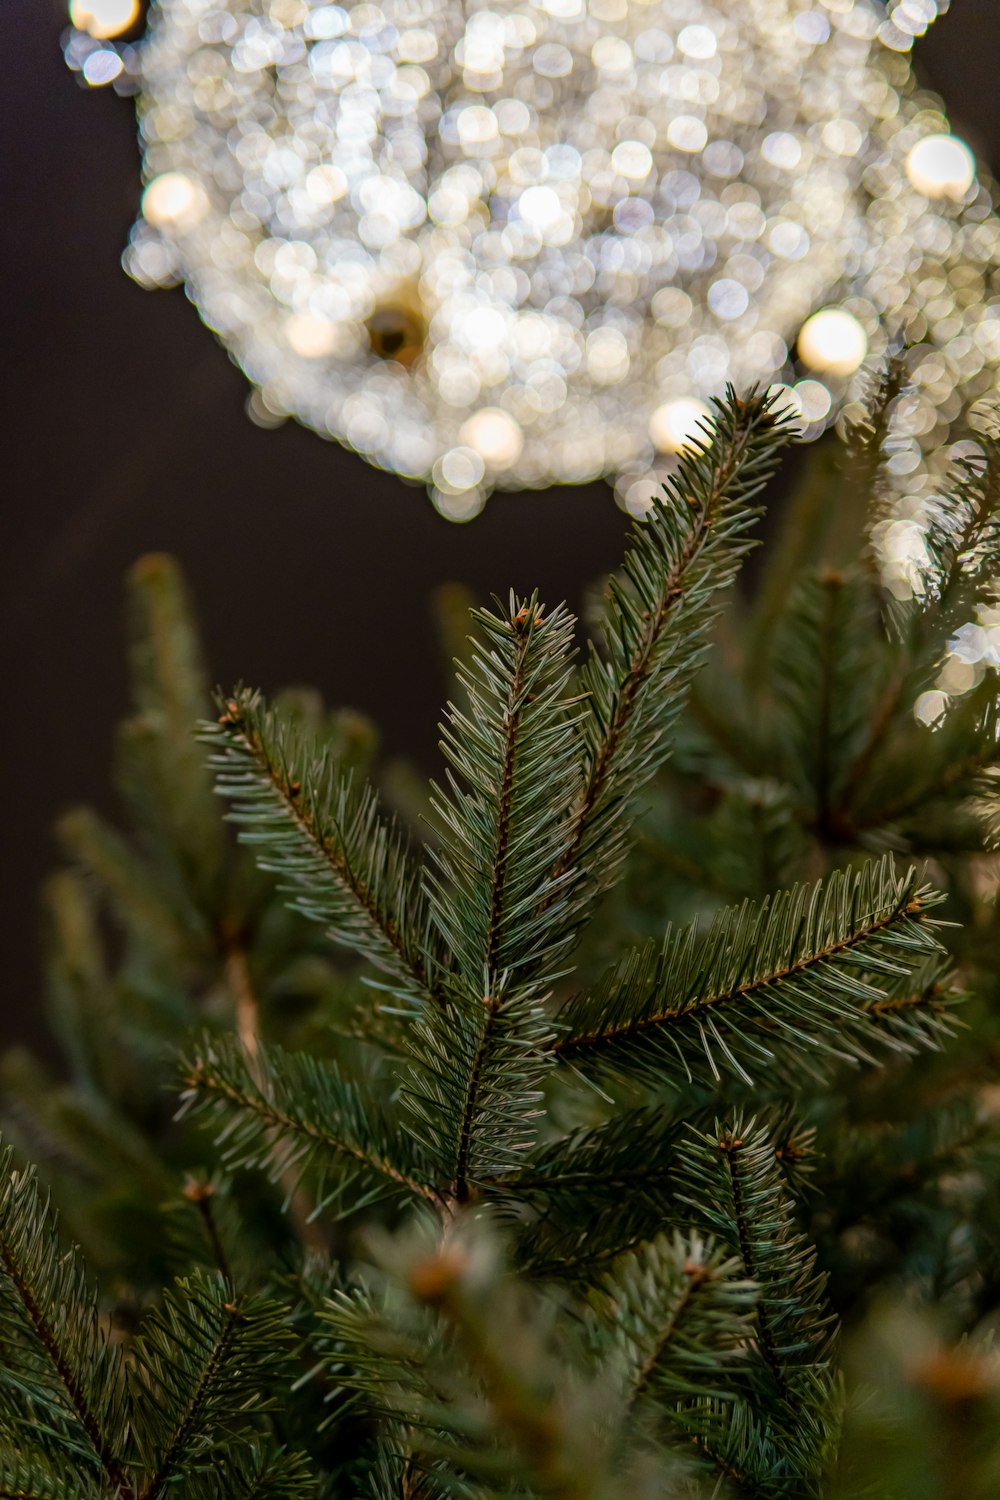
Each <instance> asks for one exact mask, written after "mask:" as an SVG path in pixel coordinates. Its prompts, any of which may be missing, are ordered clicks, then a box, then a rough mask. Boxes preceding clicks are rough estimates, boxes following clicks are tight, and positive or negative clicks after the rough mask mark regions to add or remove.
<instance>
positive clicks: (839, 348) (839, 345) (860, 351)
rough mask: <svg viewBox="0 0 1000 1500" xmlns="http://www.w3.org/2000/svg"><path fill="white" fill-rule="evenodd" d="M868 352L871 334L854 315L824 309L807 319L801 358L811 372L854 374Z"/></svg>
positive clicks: (802, 335)
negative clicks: (866, 331)
mask: <svg viewBox="0 0 1000 1500" xmlns="http://www.w3.org/2000/svg"><path fill="white" fill-rule="evenodd" d="M867 353H868V335H867V334H866V333H865V330H864V329H863V328H862V326H861V324H860V323H859V322H858V320H857V318H856V317H855V316H854V315H853V313H849V312H847V311H846V309H844V308H842V307H824V308H822V309H821V310H820V311H819V312H817V313H813V315H812V317H811V318H807V319H806V321H805V322H804V323H803V325H802V329H801V331H800V333H799V356H800V358H801V359H802V362H803V364H806V365H808V366H809V368H810V369H811V370H819V371H821V372H822V373H824V374H826V375H853V374H854V371H855V370H856V369H858V368H859V366H860V365H862V364H863V363H864V359H865V356H866V354H867Z"/></svg>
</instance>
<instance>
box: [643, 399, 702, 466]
mask: <svg viewBox="0 0 1000 1500" xmlns="http://www.w3.org/2000/svg"><path fill="white" fill-rule="evenodd" d="M710 416H711V412H710V410H709V408H708V406H707V405H706V403H705V402H704V401H696V400H695V399H694V398H693V397H691V396H680V397H677V398H676V399H675V400H673V401H664V403H663V405H662V406H658V407H656V409H655V410H654V412H653V414H652V416H651V417H650V419H649V435H650V437H651V438H652V440H653V446H654V447H655V448H657V449H658V450H659V452H660V453H682V452H683V451H684V449H685V448H686V447H687V446H688V445H689V444H690V442H691V440H692V439H694V438H701V439H702V440H704V436H705V434H704V431H703V424H704V423H705V422H706V421H707V420H708V418H709V417H710Z"/></svg>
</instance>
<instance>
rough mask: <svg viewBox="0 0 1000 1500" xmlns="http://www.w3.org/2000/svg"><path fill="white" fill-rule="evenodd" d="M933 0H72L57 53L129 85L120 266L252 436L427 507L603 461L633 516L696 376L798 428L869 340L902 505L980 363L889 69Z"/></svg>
mask: <svg viewBox="0 0 1000 1500" xmlns="http://www.w3.org/2000/svg"><path fill="white" fill-rule="evenodd" d="M944 9H946V0H896V3H894V4H891V3H890V4H883V3H880V0H740V3H739V4H738V5H732V4H729V3H726V0H715V3H711V0H503V3H500V0H492V3H491V0H465V4H464V5H463V4H459V3H458V0H455V3H454V4H449V3H442V0H382V3H381V4H374V3H365V0H362V3H355V4H351V3H348V0H344V3H343V4H340V5H338V4H329V3H325V0H156V3H154V6H153V9H152V11H151V14H150V24H149V29H148V33H147V36H146V37H145V39H144V40H143V41H142V42H141V43H140V44H139V45H138V46H133V45H128V46H119V47H117V48H116V47H115V44H114V43H112V42H109V41H108V40H107V39H108V38H110V37H113V36H114V35H116V34H118V33H120V32H121V31H123V30H125V29H127V28H128V27H129V26H131V25H133V24H134V21H135V14H136V5H135V0H73V9H72V19H73V21H74V25H75V27H76V30H75V31H74V32H71V33H70V35H69V39H68V42H67V58H68V60H69V61H70V64H71V66H73V67H75V68H77V69H78V70H80V71H81V73H82V76H83V77H84V79H85V80H86V81H87V82H89V83H91V84H94V85H98V84H102V83H107V82H109V81H111V82H113V83H114V86H115V87H116V88H125V87H128V88H132V89H137V90H138V94H139V101H138V107H139V119H140V129H141V136H142V144H143V149H144V165H145V174H146V179H147V186H146V189H145V193H144V195H143V199H142V213H141V216H140V218H139V220H138V222H137V224H136V226H135V229H134V230H133V233H132V236H131V239H130V242H129V245H128V248H127V250H126V253H125V265H126V268H127V269H128V271H129V272H130V274H131V275H132V276H134V277H135V279H136V280H138V281H139V282H141V283H142V284H144V285H147V286H168V285H173V284H176V283H178V282H181V281H183V282H184V283H185V284H186V286H187V290H188V294H189V296H190V297H191V299H192V300H193V301H194V303H195V304H196V306H197V307H198V309H199V311H200V313H201V316H202V318H203V319H204V321H205V322H206V323H207V324H208V326H209V327H210V328H212V329H213V330H214V331H215V332H216V333H217V334H218V336H219V337H220V338H221V339H222V340H223V342H224V343H225V344H226V345H227V347H228V348H229V349H230V351H231V352H232V354H233V356H234V357H235V358H236V359H237V361H238V362H239V364H240V365H241V366H242V368H243V369H244V370H245V372H246V374H247V375H248V377H249V379H250V380H251V381H252V382H253V385H254V388H255V389H254V392H253V396H252V398H251V401H250V403H249V410H250V412H251V415H252V416H253V417H254V418H255V420H258V421H260V422H262V423H263V424H264V425H273V424H275V423H276V422H278V421H280V420H282V418H283V417H285V416H288V415H293V416H295V417H297V418H298V419H299V420H300V421H302V422H304V423H305V424H306V425H308V426H310V427H312V428H313V429H315V430H316V431H318V432H320V433H322V434H324V435H326V436H329V437H333V438H336V439H338V440H339V441H341V442H343V443H346V444H348V445H349V446H350V447H352V448H354V449H355V450H357V451H358V452H359V453H361V454H363V455H364V456H365V457H366V458H368V459H369V460H370V461H371V462H373V463H375V464H378V465H380V466H382V467H385V468H388V469H391V470H393V471H395V472H396V473H398V474H401V475H403V476H404V477H407V478H411V479H414V480H425V481H427V482H429V484H430V487H431V493H432V496H433V498H434V500H435V503H436V504H437V505H438V507H439V509H440V510H441V511H442V512H443V513H444V514H445V515H448V516H450V517H452V518H453V519H466V518H468V517H469V516H471V515H474V514H475V513H476V511H477V510H478V509H479V508H480V507H481V506H482V503H483V500H484V498H485V496H486V495H487V494H488V493H489V491H490V489H491V488H492V487H493V486H494V484H497V483H499V484H500V485H502V486H505V487H520V486H539V487H541V486H545V485H548V484H551V483H553V482H566V481H583V480H587V479H590V478H593V477H596V476H598V475H602V474H604V475H611V476H614V478H615V481H616V493H617V495H618V498H619V501H620V503H621V504H623V505H624V506H625V507H626V508H627V509H629V510H630V511H632V512H633V513H636V514H641V513H642V512H643V511H644V509H645V508H646V506H647V505H648V502H649V496H650V494H651V493H652V490H653V488H654V487H655V485H656V483H657V482H658V481H659V479H660V478H662V476H663V473H664V471H665V470H666V469H669V467H670V465H671V464H672V463H673V462H676V459H675V457H674V455H676V453H677V452H678V451H679V450H680V449H681V448H683V446H684V443H685V442H686V441H687V440H689V438H690V436H691V435H692V433H693V432H695V431H697V428H698V423H699V422H700V421H701V420H703V418H704V416H705V414H706V412H707V401H708V399H709V398H710V397H711V396H712V395H714V394H716V393H717V392H718V391H719V390H720V389H721V388H722V387H723V385H724V384H725V383H726V382H727V381H732V382H734V383H735V384H736V385H737V386H744V385H747V384H750V383H751V382H754V381H763V382H765V383H767V384H776V385H779V386H781V387H782V388H783V390H784V392H785V395H786V398H787V401H788V402H789V404H790V405H791V406H792V407H793V408H794V410H795V411H796V413H797V414H798V416H799V418H800V422H801V427H802V435H803V437H804V438H805V439H809V438H812V437H815V436H817V435H818V434H819V433H820V432H822V431H823V430H824V428H825V427H827V426H828V425H829V424H830V422H831V421H833V420H834V419H835V418H836V416H837V414H838V413H839V412H841V411H843V410H844V409H845V407H847V408H848V409H849V408H850V403H851V402H852V401H853V400H855V399H856V397H857V394H858V387H859V383H860V379H861V377H860V375H859V373H858V372H859V370H860V367H861V366H862V363H863V362H864V361H865V359H866V358H867V357H868V355H869V354H871V355H872V356H873V357H875V358H877V357H878V356H879V355H880V354H881V353H882V352H883V351H884V349H885V348H886V346H887V343H888V342H889V340H890V339H891V338H893V337H896V336H900V337H902V338H904V339H906V340H907V341H908V342H909V343H910V344H911V345H912V348H911V351H910V354H909V361H910V367H911V372H912V377H913V386H912V391H911V393H910V394H909V395H908V396H907V398H906V400H905V401H904V402H901V403H899V404H898V410H897V413H896V428H895V434H894V442H895V444H896V449H895V451H894V452H893V455H892V460H891V465H890V467H891V471H892V473H893V475H894V477H895V479H896V480H897V481H898V484H899V488H900V491H901V493H902V492H905V494H906V496H907V498H908V503H910V505H911V512H910V518H911V519H915V518H916V515H917V511H916V509H914V508H913V507H915V506H917V504H918V502H919V501H920V498H921V496H924V497H926V496H927V495H928V494H929V493H930V491H931V489H932V487H933V484H934V480H935V475H934V473H933V462H932V461H931V460H930V458H929V456H930V455H933V454H934V453H935V452H937V451H939V450H940V449H941V448H942V445H943V443H944V442H945V441H946V440H947V439H949V437H951V436H953V435H954V429H955V427H956V424H957V423H958V422H959V421H960V419H961V417H962V413H963V412H964V411H965V410H966V409H967V408H968V407H969V405H970V404H973V403H975V402H976V401H979V400H981V399H982V398H984V397H987V396H988V395H989V394H990V393H991V392H992V391H994V390H995V388H996V383H997V371H998V368H1000V270H998V267H1000V223H998V220H997V218H996V217H995V214H994V209H993V203H992V199H991V190H990V184H989V183H987V182H985V181H983V179H982V174H980V173H977V169H976V163H975V160H974V158H973V156H972V154H971V153H970V151H969V150H968V148H967V147H966V146H965V145H964V143H962V142H961V141H959V140H958V139H957V138H956V137H954V136H953V135H952V134H951V133H950V131H949V127H948V123H947V121H946V119H945V118H944V115H943V113H942V110H941V106H940V103H939V102H938V101H937V100H936V99H935V98H934V97H933V96H932V95H929V94H927V93H926V92H923V91H921V90H920V89H919V88H918V87H917V86H916V84H915V82H914V80H913V76H912V73H911V70H910V66H909V59H908V57H907V56H906V52H907V49H908V48H909V47H910V45H911V44H912V42H913V40H914V38H915V37H917V36H919V35H920V34H922V32H923V31H925V30H926V28H927V26H928V25H930V24H931V22H932V21H933V20H934V19H935V17H936V16H937V14H938V13H939V12H941V11H943V10H944ZM112 57H113V59H114V60H113V61H101V59H109V58H112ZM116 66H117V68H118V74H115V73H114V72H113V71H112V70H113V69H114V68H115V67H116ZM88 68H89V69H90V73H88ZM119 74H120V75H121V76H120V77H119V76H118V75H119ZM905 571H906V570H905V568H904V569H903V572H904V573H905ZM900 576H902V573H901V575H900Z"/></svg>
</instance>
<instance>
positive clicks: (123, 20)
mask: <svg viewBox="0 0 1000 1500" xmlns="http://www.w3.org/2000/svg"><path fill="white" fill-rule="evenodd" d="M140 9H141V6H140V4H139V0H70V7H69V18H70V20H71V21H72V22H73V25H74V26H76V27H77V28H78V30H80V31H85V32H86V33H87V34H88V36H92V37H97V39H98V40H99V41H105V40H107V39H108V38H110V37H114V36H121V34H122V32H123V31H128V30H129V28H130V27H132V26H134V25H135V23H136V21H138V19H139V12H140Z"/></svg>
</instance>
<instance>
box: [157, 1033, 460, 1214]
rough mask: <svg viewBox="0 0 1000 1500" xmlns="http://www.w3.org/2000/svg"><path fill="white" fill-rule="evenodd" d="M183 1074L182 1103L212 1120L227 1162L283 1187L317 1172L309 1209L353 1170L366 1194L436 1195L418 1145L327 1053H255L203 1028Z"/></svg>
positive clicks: (346, 1182)
mask: <svg viewBox="0 0 1000 1500" xmlns="http://www.w3.org/2000/svg"><path fill="white" fill-rule="evenodd" d="M184 1081H185V1085H186V1087H185V1091H184V1093H183V1095H182V1106H181V1107H182V1111H184V1112H187V1111H191V1112H194V1113H196V1114H200V1115H204V1116H207V1117H208V1118H209V1119H210V1120H212V1121H214V1122H215V1123H216V1124H218V1126H219V1133H218V1135H217V1136H216V1141H217V1143H218V1144H220V1145H222V1146H224V1155H225V1160H226V1162H227V1163H228V1164H229V1165H230V1166H235V1167H252V1168H256V1169H258V1170H262V1171H264V1172H266V1173H267V1174H268V1175H269V1176H270V1178H271V1180H272V1181H280V1182H281V1183H282V1184H283V1186H284V1187H285V1188H286V1190H288V1188H289V1187H290V1186H291V1185H292V1184H293V1183H294V1184H295V1185H297V1184H298V1183H300V1182H301V1181H302V1180H303V1178H304V1177H305V1176H306V1175H307V1174H313V1175H314V1176H315V1178H316V1180H317V1187H318V1191H319V1195H320V1196H319V1202H318V1204H317V1209H316V1210H315V1212H318V1211H319V1210H320V1209H322V1208H324V1207H326V1206H327V1205H328V1204H330V1203H331V1202H334V1201H339V1200H340V1199H341V1198H342V1197H343V1196H344V1195H345V1193H347V1192H348V1191H349V1189H350V1188H351V1187H352V1186H353V1184H354V1183H355V1181H357V1180H359V1179H360V1181H361V1183H362V1191H363V1195H364V1198H365V1199H366V1200H367V1201H370V1200H371V1198H373V1197H383V1196H385V1195H386V1194H387V1193H388V1194H391V1195H398V1194H400V1193H402V1194H403V1195H404V1196H411V1197H417V1198H421V1199H424V1200H426V1201H430V1202H436V1201H438V1195H437V1193H436V1191H435V1189H434V1188H433V1187H432V1186H431V1183H432V1180H433V1177H432V1172H431V1168H430V1166H429V1163H428V1162H427V1160H426V1159H425V1157H424V1155H423V1153H421V1152H420V1151H419V1149H418V1148H417V1147H416V1145H415V1144H414V1143H412V1142H410V1143H408V1142H407V1138H406V1137H405V1136H401V1134H400V1132H399V1130H398V1127H397V1129H396V1130H393V1129H392V1127H391V1126H390V1124H389V1122H388V1121H386V1120H383V1119H382V1118H381V1117H380V1115H379V1114H378V1113H377V1111H375V1110H374V1109H373V1107H372V1105H371V1102H370V1100H369V1099H368V1098H367V1097H366V1096H362V1094H360V1093H359V1091H358V1089H357V1088H356V1086H354V1085H353V1084H351V1083H350V1082H348V1081H347V1080H346V1079H344V1078H342V1077H341V1075H340V1074H339V1073H338V1071H337V1070H336V1067H335V1065H334V1064H333V1063H332V1062H325V1061H322V1060H320V1059H319V1058H315V1057H312V1056H311V1055H309V1054H308V1053H300V1052H286V1051H285V1050H284V1049H283V1048H281V1047H277V1046H268V1047H264V1046H261V1045H258V1049H257V1052H256V1054H255V1056H254V1057H253V1059H252V1060H251V1059H250V1058H248V1056H247V1054H246V1052H245V1050H244V1049H243V1047H242V1046H241V1044H240V1043H239V1041H238V1040H237V1039H235V1038H231V1037H213V1036H206V1037H205V1038H204V1039H203V1041H202V1044H201V1047H200V1048H199V1050H198V1051H197V1053H196V1054H195V1055H194V1056H193V1057H192V1059H191V1060H189V1061H188V1062H186V1063H185V1075H184Z"/></svg>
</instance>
